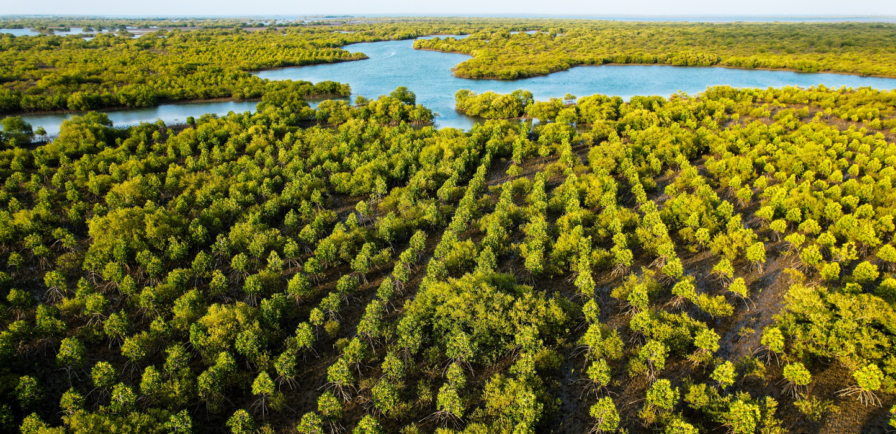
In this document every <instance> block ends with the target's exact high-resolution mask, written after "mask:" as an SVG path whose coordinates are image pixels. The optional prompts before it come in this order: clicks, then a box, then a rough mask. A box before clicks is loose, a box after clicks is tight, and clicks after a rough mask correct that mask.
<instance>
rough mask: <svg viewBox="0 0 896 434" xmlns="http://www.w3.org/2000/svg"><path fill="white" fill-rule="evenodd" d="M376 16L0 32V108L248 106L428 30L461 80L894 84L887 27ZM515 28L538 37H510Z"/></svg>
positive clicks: (430, 44) (895, 61)
mask: <svg viewBox="0 0 896 434" xmlns="http://www.w3.org/2000/svg"><path fill="white" fill-rule="evenodd" d="M383 20H384V21H383V22H379V23H373V24H357V23H356V24H348V23H345V24H343V25H340V26H327V25H303V26H298V27H286V28H277V27H269V28H268V29H266V30H265V31H260V32H247V31H245V30H242V29H241V27H240V26H244V25H246V23H245V22H242V21H240V20H236V21H233V22H231V21H226V20H225V21H220V22H219V21H214V20H211V21H208V22H205V21H203V23H205V24H203V26H205V27H226V26H225V24H233V26H230V28H226V29H222V28H219V29H213V30H198V31H183V30H179V29H176V30H173V31H165V30H160V31H157V32H152V33H149V34H146V35H144V36H142V37H140V38H130V37H129V35H128V34H122V35H115V34H102V35H99V36H97V37H95V38H93V39H91V40H89V41H87V40H84V39H83V38H81V37H79V36H77V35H71V36H66V37H60V36H52V35H45V36H34V37H13V36H11V35H3V36H0V113H19V112H36V111H52V110H92V109H102V108H115V107H147V106H153V105H156V104H159V103H161V102H165V101H189V100H200V99H211V98H232V99H238V100H239V99H257V98H260V97H261V96H262V95H264V94H265V93H266V92H268V91H270V90H271V89H279V88H280V85H272V84H270V83H267V82H266V81H265V80H262V79H259V78H257V77H254V76H252V75H251V74H250V72H251V71H258V70H263V69H271V68H278V67H286V66H303V65H313V64H321V63H332V62H341V61H351V60H360V59H364V58H366V57H365V56H364V55H363V54H361V53H351V52H349V51H347V50H346V49H343V48H340V47H343V46H345V45H348V44H352V43H356V42H373V41H384V40H399V39H413V38H417V37H419V36H424V35H433V34H451V35H457V34H471V36H470V37H468V38H466V39H463V40H455V39H452V38H434V39H430V40H417V41H416V42H415V43H414V47H415V48H418V49H432V50H440V51H451V52H461V53H467V54H470V55H472V56H473V58H472V59H470V60H468V61H465V62H462V63H460V64H459V65H458V66H457V67H456V68H455V71H454V73H455V74H456V75H457V76H460V77H469V78H500V79H516V78H524V77H531V76H535V75H544V74H549V73H551V72H556V71H561V70H565V69H568V68H570V67H573V66H576V65H601V64H606V63H648V64H671V65H690V66H694V65H701V66H732V67H744V68H778V69H780V68H786V69H794V70H799V71H805V72H819V71H833V72H847V73H856V74H864V75H878V76H894V77H896V46H894V45H893V44H892V41H893V40H896V26H894V25H889V24H853V23H845V24H778V23H762V24H692V23H674V24H670V23H611V22H592V21H582V20H578V21H577V20H524V19H408V18H403V19H395V20H393V19H383ZM27 22H28V21H27V20H26V21H23V22H19V24H22V23H27ZM179 22H180V21H178V23H179ZM0 23H3V22H0ZM41 23H42V24H41V25H43V26H45V27H46V26H47V25H50V24H53V23H56V24H58V25H70V24H74V23H79V24H81V25H87V24H89V23H94V25H95V26H96V27H113V28H114V27H115V26H119V27H121V24H120V23H119V24H115V23H113V22H112V21H110V20H95V21H91V20H88V19H85V20H84V22H76V21H71V22H69V21H66V20H65V19H58V20H56V21H54V20H43V21H41ZM131 24H146V23H137V22H134V23H131ZM194 24H195V23H194ZM233 27H236V28H235V29H234V28H233ZM525 30H530V31H536V30H537V31H538V32H537V33H535V34H533V35H529V34H526V33H515V34H511V32H522V31H525ZM345 48H347V49H349V50H350V49H351V47H350V46H348V47H345ZM287 86H289V85H287ZM305 95H306V96H310V94H305Z"/></svg>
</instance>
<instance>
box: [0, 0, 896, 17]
mask: <svg viewBox="0 0 896 434" xmlns="http://www.w3.org/2000/svg"><path fill="white" fill-rule="evenodd" d="M0 5H2V6H0V14H2V15H15V14H77V15H108V16H122V15H128V16H133V15H152V16H177V17H183V16H225V15H230V16H233V15H239V16H248V15H252V16H259V15H261V16H264V15H275V14H276V15H306V14H332V15H359V14H378V15H382V14H387V15H388V14H402V15H409V14H410V15H426V14H439V15H445V14H448V15H450V14H457V15H496V14H497V15H501V14H513V15H516V16H519V15H532V16H545V17H548V16H590V17H595V16H605V17H606V16H629V17H631V16H652V17H656V16H679V17H680V16H741V17H742V16H766V17H768V16H774V17H788V16H801V17H806V16H825V15H827V16H831V15H835V16H850V17H857V16H858V17H860V16H869V15H870V16H878V17H880V16H887V17H896V0H848V1H847V0H748V1H725V0H622V1H620V0H550V1H545V0H451V1H442V0H429V1H426V0H325V1H320V0H252V1H245V0H215V1H214V2H200V1H192V2H191V1H183V0H152V1H129V0H80V1H71V0H28V1H16V0H0Z"/></svg>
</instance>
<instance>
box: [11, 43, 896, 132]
mask: <svg viewBox="0 0 896 434" xmlns="http://www.w3.org/2000/svg"><path fill="white" fill-rule="evenodd" d="M345 49H347V50H349V51H352V52H362V53H364V54H366V55H367V56H368V57H369V59H367V60H361V61H354V62H344V63H337V64H326V65H315V66H305V67H294V68H283V69H275V70H268V71H261V72H258V73H256V75H257V76H258V77H260V78H265V79H269V80H284V79H291V80H306V81H311V82H318V81H323V80H333V81H338V82H341V83H348V84H349V85H351V87H352V93H353V95H352V96H353V97H354V96H355V95H363V96H365V97H368V98H376V97H377V96H379V95H385V94H388V93H389V92H391V91H392V90H393V89H395V88H396V87H398V86H407V87H408V88H409V89H410V90H411V91H413V92H414V93H416V95H417V102H418V103H421V104H423V105H425V106H427V107H429V108H430V109H432V110H434V111H435V112H437V113H438V114H439V117H437V118H436V126H437V127H439V128H442V127H454V128H463V129H468V128H471V127H472V126H473V125H474V124H475V123H476V122H477V121H478V120H477V119H473V118H470V117H468V116H464V115H463V114H460V113H458V112H457V111H456V110H455V109H454V93H455V92H457V90H459V89H472V90H474V91H476V92H480V93H481V92H485V91H489V90H491V91H495V92H499V93H509V92H512V91H514V90H516V89H527V90H529V91H531V92H532V94H533V95H534V96H535V99H537V100H546V99H548V98H550V97H562V96H563V95H564V94H566V93H572V94H573V95H576V96H579V97H581V96H586V95H593V94H596V93H601V94H606V95H617V96H621V97H623V98H626V99H627V98H629V97H631V96H634V95H661V96H664V97H668V96H669V95H671V94H673V93H675V92H678V91H683V92H687V93H689V94H696V93H698V92H701V91H703V90H705V89H706V88H707V87H708V86H715V85H731V86H734V87H759V88H767V87H782V86H801V87H809V86H815V85H819V84H824V85H825V86H828V87H841V86H846V87H862V86H867V87H872V88H878V89H896V79H890V78H875V77H859V76H854V75H842V74H807V73H797V72H790V71H765V70H743V69H728V68H713V67H676V66H665V65H618V66H617V65H605V66H585V67H575V68H572V69H570V70H568V71H563V72H557V73H554V74H550V75H548V76H544V77H534V78H528V79H524V80H516V81H500V80H468V79H462V78H457V77H454V76H453V75H452V73H451V68H452V67H454V65H456V64H458V63H461V62H463V61H464V60H466V59H468V58H469V57H468V56H466V55H462V54H452V53H440V52H434V51H421V50H414V49H413V41H412V40H405V41H387V42H372V43H362V44H353V45H349V46H346V47H345ZM255 105H256V102H253V101H237V102H234V101H212V102H199V103H179V104H164V105H161V106H158V107H151V108H143V109H133V110H118V111H109V112H108V114H109V118H110V120H112V122H113V123H114V124H115V125H116V126H125V125H133V124H138V123H140V122H154V121H156V120H157V119H161V120H163V121H164V122H165V123H177V122H183V121H184V120H185V119H186V118H187V117H188V116H193V117H199V116H201V115H202V114H205V113H216V114H218V115H224V114H226V113H228V112H230V111H234V112H245V111H254V110H255ZM71 116H72V115H71V114H39V115H27V116H23V118H24V119H25V120H26V121H27V122H29V123H31V124H32V125H33V126H34V127H35V128H36V127H37V126H43V127H44V129H45V130H46V131H47V133H48V134H49V135H51V136H52V135H55V134H57V133H58V131H59V125H60V124H61V123H62V121H63V120H64V119H67V118H69V117H71Z"/></svg>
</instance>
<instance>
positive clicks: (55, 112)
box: [0, 94, 351, 119]
mask: <svg viewBox="0 0 896 434" xmlns="http://www.w3.org/2000/svg"><path fill="white" fill-rule="evenodd" d="M336 98H351V96H350V95H349V96H346V95H339V94H322V95H313V96H308V97H303V99H304V100H305V101H323V100H327V99H336ZM261 100H262V98H250V99H239V100H237V99H233V98H229V97H222V98H205V99H190V100H162V101H160V102H159V103H158V104H156V105H151V106H147V107H110V108H98V109H95V110H48V111H33V112H15V113H0V119H3V118H8V117H15V116H41V115H68V114H86V113H90V112H99V113H114V112H123V111H132V110H142V109H153V108H158V107H161V106H163V105H186V104H201V103H206V102H261Z"/></svg>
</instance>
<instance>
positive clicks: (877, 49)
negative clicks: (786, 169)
mask: <svg viewBox="0 0 896 434" xmlns="http://www.w3.org/2000/svg"><path fill="white" fill-rule="evenodd" d="M532 24H537V26H535V27H537V28H538V29H540V30H541V31H540V32H538V33H535V34H533V35H529V34H526V33H516V34H511V33H510V32H509V31H507V30H504V29H495V30H493V31H490V32H481V33H476V34H473V35H471V36H470V37H468V38H465V39H462V40H455V39H452V38H443V39H431V40H418V41H416V42H415V43H414V48H417V49H427V50H438V51H446V52H457V53H465V54H469V55H472V56H473V59H470V60H467V61H465V62H463V63H461V64H459V65H458V66H457V67H456V69H455V71H454V73H455V75H457V76H458V77H466V78H499V79H503V80H512V79H517V78H525V77H532V76H537V75H547V74H550V73H552V72H557V71H563V70H566V69H569V68H571V67H573V66H578V65H603V64H607V63H619V64H629V63H636V64H642V63H643V64H666V65H681V66H729V67H736V68H770V69H792V70H796V71H803V72H843V73H850V74H861V75H875V76H886V77H896V45H894V44H893V40H896V25H894V24H876V23H818V24H802V23H719V24H713V23H620V22H609V21H573V20H568V21H555V22H551V21H547V22H544V21H535V22H533V23H532Z"/></svg>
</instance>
